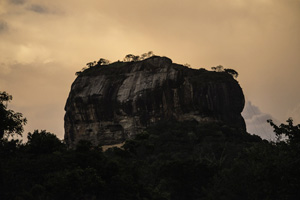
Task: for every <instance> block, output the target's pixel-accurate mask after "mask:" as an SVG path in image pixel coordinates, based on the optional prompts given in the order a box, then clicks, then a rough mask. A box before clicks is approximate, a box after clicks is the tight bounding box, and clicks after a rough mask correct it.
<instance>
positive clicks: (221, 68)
mask: <svg viewBox="0 0 300 200" xmlns="http://www.w3.org/2000/svg"><path fill="white" fill-rule="evenodd" d="M211 69H212V70H213V71H216V72H224V67H223V66H222V65H218V66H216V67H212V68H211Z"/></svg>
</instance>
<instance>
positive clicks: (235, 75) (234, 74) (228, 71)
mask: <svg viewBox="0 0 300 200" xmlns="http://www.w3.org/2000/svg"><path fill="white" fill-rule="evenodd" d="M224 71H225V72H226V73H228V74H230V75H231V76H233V77H234V78H237V77H238V76H239V73H237V71H235V70H234V69H224Z"/></svg>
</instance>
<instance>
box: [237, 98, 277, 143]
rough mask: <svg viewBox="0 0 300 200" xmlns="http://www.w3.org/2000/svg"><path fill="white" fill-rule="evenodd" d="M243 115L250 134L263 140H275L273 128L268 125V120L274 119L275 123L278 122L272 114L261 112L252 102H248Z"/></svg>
mask: <svg viewBox="0 0 300 200" xmlns="http://www.w3.org/2000/svg"><path fill="white" fill-rule="evenodd" d="M242 115H243V117H244V119H245V122H246V125H247V131H248V132H249V133H251V134H255V135H259V136H260V137H261V138H263V139H267V140H274V139H275V134H274V132H273V128H272V127H271V126H270V125H269V124H268V123H267V120H268V119H272V120H273V121H274V122H275V123H276V122H277V120H276V119H274V118H273V117H272V116H271V115H270V114H267V113H263V112H261V111H260V109H259V108H258V107H257V106H255V105H253V104H252V103H251V101H247V102H246V105H245V108H244V111H243V113H242Z"/></svg>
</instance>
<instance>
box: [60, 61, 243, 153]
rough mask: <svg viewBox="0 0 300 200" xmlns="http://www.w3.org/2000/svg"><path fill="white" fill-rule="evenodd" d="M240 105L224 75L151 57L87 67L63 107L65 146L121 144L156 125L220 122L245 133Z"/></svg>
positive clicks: (236, 91)
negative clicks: (171, 122)
mask: <svg viewBox="0 0 300 200" xmlns="http://www.w3.org/2000/svg"><path fill="white" fill-rule="evenodd" d="M244 104H245V100H244V95H243V92H242V89H241V87H240V86H239V84H238V82H237V81H236V80H235V79H234V78H233V77H232V76H231V75H229V74H227V73H225V72H212V71H206V70H204V69H200V70H197V69H191V68H188V67H185V66H182V65H178V64H175V63H172V61H171V60H170V59H169V58H166V57H158V56H153V57H151V58H148V59H146V60H143V61H137V62H115V63H112V64H110V65H104V66H98V67H92V68H89V69H87V70H85V71H84V72H82V73H81V74H80V75H79V76H78V77H77V78H76V80H75V81H74V83H73V84H72V87H71V91H70V94H69V97H68V100H67V103H66V106H65V111H66V114H65V141H66V142H67V144H68V145H70V146H71V147H73V146H74V145H75V144H76V143H77V142H78V141H79V140H81V139H87V140H90V141H92V142H93V143H94V144H101V145H108V144H116V143H121V142H123V141H124V140H125V139H127V138H130V137H132V136H133V135H135V134H136V133H139V132H141V131H143V130H144V129H145V127H147V126H149V125H151V124H153V123H155V122H158V121H160V120H179V121H184V120H197V121H199V122H201V121H223V122H224V123H226V124H228V125H230V126H233V127H236V128H239V129H241V130H245V129H246V128H245V122H244V119H243V117H242V116H241V112H242V110H243V108H244Z"/></svg>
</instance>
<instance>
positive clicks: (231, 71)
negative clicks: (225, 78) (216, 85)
mask: <svg viewBox="0 0 300 200" xmlns="http://www.w3.org/2000/svg"><path fill="white" fill-rule="evenodd" d="M211 69H212V70H213V71H215V72H224V73H227V74H230V75H231V76H232V77H234V78H237V77H238V76H239V73H238V72H237V71H235V70H234V69H226V68H224V67H223V66H222V65H218V66H216V67H212V68H211Z"/></svg>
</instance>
